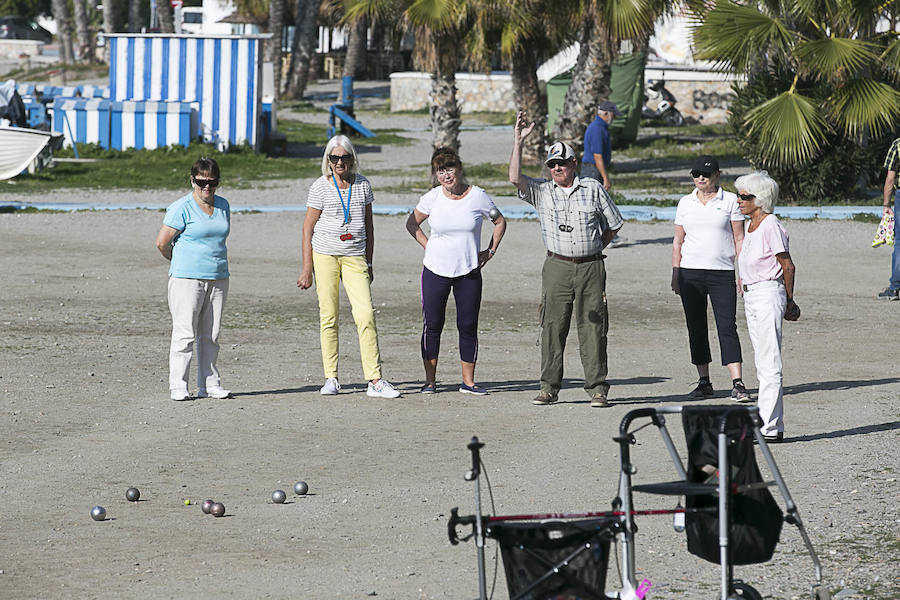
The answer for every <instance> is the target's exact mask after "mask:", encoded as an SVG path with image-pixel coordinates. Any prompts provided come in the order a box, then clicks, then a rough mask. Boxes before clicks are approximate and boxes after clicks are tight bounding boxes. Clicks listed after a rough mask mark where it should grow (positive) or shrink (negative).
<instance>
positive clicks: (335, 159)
mask: <svg viewBox="0 0 900 600" xmlns="http://www.w3.org/2000/svg"><path fill="white" fill-rule="evenodd" d="M328 160H330V161H331V164H333V165H336V164H338V163H339V162H341V161H344V164H345V165H349V164H350V163H352V162H353V155H352V154H329V155H328Z"/></svg>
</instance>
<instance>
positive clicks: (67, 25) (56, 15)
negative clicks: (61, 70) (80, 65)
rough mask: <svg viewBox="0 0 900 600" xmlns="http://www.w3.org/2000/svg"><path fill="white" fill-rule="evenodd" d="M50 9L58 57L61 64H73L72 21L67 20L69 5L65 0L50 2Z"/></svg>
mask: <svg viewBox="0 0 900 600" xmlns="http://www.w3.org/2000/svg"><path fill="white" fill-rule="evenodd" d="M50 8H51V11H52V13H53V19H54V20H55V21H56V38H57V42H58V43H59V57H60V58H61V59H62V61H63V63H73V62H75V53H74V51H73V49H72V20H71V19H70V18H69V5H68V3H67V2H66V0H52V1H51V3H50Z"/></svg>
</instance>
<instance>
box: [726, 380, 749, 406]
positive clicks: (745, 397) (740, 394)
mask: <svg viewBox="0 0 900 600" xmlns="http://www.w3.org/2000/svg"><path fill="white" fill-rule="evenodd" d="M731 398H732V399H733V400H736V401H737V402H753V398H751V397H750V392H748V391H747V388H745V387H744V384H743V383H740V382H738V383H736V384H734V386H733V387H732V388H731Z"/></svg>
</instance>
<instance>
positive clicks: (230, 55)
mask: <svg viewBox="0 0 900 600" xmlns="http://www.w3.org/2000/svg"><path fill="white" fill-rule="evenodd" d="M105 37H106V38H107V39H108V41H109V44H110V47H109V51H110V59H109V84H110V99H111V100H113V101H135V102H143V101H155V102H190V103H196V105H197V110H198V113H199V115H198V116H199V128H200V135H201V136H202V137H203V139H204V140H205V141H207V142H210V143H214V144H218V145H219V146H220V147H227V146H228V145H230V144H243V143H248V144H250V145H251V146H253V147H258V146H259V144H260V143H261V142H262V139H261V133H262V132H261V131H259V128H258V122H259V114H260V98H261V83H262V77H261V72H262V59H263V41H264V40H265V39H266V38H268V37H271V36H270V35H268V34H264V35H252V36H211V37H200V36H184V35H159V34H149V35H147V34H112V35H107V36H105Z"/></svg>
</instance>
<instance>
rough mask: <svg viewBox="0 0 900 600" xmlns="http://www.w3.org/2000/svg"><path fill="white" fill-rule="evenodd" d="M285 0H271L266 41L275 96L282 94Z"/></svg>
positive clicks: (267, 58)
mask: <svg viewBox="0 0 900 600" xmlns="http://www.w3.org/2000/svg"><path fill="white" fill-rule="evenodd" d="M284 13H285V0H269V33H271V34H272V37H271V38H270V39H269V40H267V42H266V60H268V61H269V62H271V63H272V67H273V69H272V70H273V73H274V80H275V97H276V98H277V97H278V96H280V95H281V55H282V52H281V46H282V36H283V35H284Z"/></svg>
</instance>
